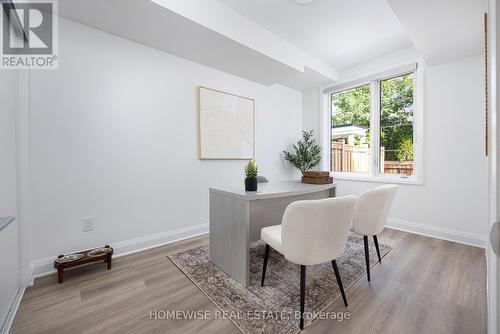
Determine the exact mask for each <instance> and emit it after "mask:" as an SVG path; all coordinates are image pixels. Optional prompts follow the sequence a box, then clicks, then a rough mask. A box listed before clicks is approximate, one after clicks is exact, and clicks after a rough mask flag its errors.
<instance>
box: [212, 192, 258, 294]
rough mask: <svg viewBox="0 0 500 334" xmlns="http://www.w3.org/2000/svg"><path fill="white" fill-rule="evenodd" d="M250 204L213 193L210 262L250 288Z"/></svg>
mask: <svg viewBox="0 0 500 334" xmlns="http://www.w3.org/2000/svg"><path fill="white" fill-rule="evenodd" d="M248 226H249V203H248V201H245V200H241V199H238V198H234V197H229V196H225V195H223V194H220V193H217V192H214V191H210V246H209V248H210V261H211V262H212V263H213V264H215V265H216V266H217V267H219V268H220V269H222V270H223V271H224V272H225V273H226V274H228V275H229V276H231V277H232V278H234V279H235V280H237V281H238V282H240V283H241V284H242V285H243V286H247V285H248V277H249V265H248V259H249V237H248V235H249V229H248Z"/></svg>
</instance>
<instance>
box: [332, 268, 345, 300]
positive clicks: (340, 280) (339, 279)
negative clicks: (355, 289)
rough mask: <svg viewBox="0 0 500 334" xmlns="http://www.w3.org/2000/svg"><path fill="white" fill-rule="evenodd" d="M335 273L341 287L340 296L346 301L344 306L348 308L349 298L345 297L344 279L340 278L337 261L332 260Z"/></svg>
mask: <svg viewBox="0 0 500 334" xmlns="http://www.w3.org/2000/svg"><path fill="white" fill-rule="evenodd" d="M332 266H333V271H334V272H335V277H336V278H337V284H338V285H339V289H340V294H341V295H342V299H343V300H344V305H345V306H346V307H347V306H348V305H347V298H346V297H345V292H344V286H343V285H342V279H341V278H340V273H339V268H338V267H337V261H335V260H332Z"/></svg>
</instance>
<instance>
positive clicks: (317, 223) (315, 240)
mask: <svg viewBox="0 0 500 334" xmlns="http://www.w3.org/2000/svg"><path fill="white" fill-rule="evenodd" d="M355 206H356V197H355V196H346V197H337V198H326V199H319V200H308V201H296V202H293V203H291V204H290V205H288V207H287V208H286V210H285V213H284V214H283V222H282V226H281V244H282V247H283V255H285V258H286V259H287V260H289V261H291V262H293V263H297V264H301V265H314V264H320V263H324V262H328V261H331V260H334V259H336V258H337V257H338V256H340V255H341V254H342V253H343V252H344V248H345V244H346V242H347V233H348V232H349V226H350V224H351V221H352V217H353V215H354V209H355Z"/></svg>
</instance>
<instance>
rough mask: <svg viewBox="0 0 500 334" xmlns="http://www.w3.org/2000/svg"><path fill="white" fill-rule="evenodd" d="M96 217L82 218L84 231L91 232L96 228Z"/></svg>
mask: <svg viewBox="0 0 500 334" xmlns="http://www.w3.org/2000/svg"><path fill="white" fill-rule="evenodd" d="M94 222H95V218H94V217H84V218H82V232H89V231H93V230H94Z"/></svg>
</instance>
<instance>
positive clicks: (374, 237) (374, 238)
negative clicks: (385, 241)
mask: <svg viewBox="0 0 500 334" xmlns="http://www.w3.org/2000/svg"><path fill="white" fill-rule="evenodd" d="M373 241H374V242H375V249H376V250H377V256H378V261H379V262H382V258H381V257H380V248H378V239H377V236H376V235H374V236H373Z"/></svg>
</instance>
